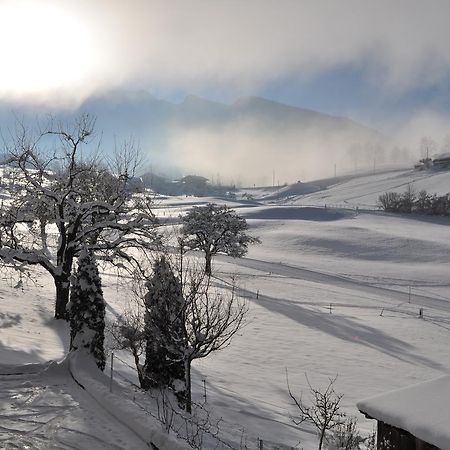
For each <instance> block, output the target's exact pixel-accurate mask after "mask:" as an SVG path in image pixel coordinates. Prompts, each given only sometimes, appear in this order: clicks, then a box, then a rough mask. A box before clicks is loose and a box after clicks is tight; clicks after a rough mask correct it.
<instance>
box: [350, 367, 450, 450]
mask: <svg viewBox="0 0 450 450" xmlns="http://www.w3.org/2000/svg"><path fill="white" fill-rule="evenodd" d="M357 406H358V409H359V410H360V411H361V412H362V413H364V414H366V415H368V416H370V417H372V418H374V419H377V420H381V421H383V422H384V423H386V424H389V425H392V426H394V427H397V428H401V429H403V430H406V431H409V432H410V433H411V434H412V435H414V436H416V437H417V438H419V439H421V440H423V441H425V442H428V443H429V444H433V445H435V446H437V447H439V448H442V449H450V427H449V423H450V375H446V376H444V377H440V378H437V379H434V380H431V381H426V382H424V383H419V384H415V385H413V386H409V387H406V388H403V389H398V390H396V391H392V392H388V393H386V394H382V395H379V396H376V397H372V398H368V399H366V400H362V401H360V402H359V403H358V404H357Z"/></svg>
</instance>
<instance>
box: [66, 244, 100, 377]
mask: <svg viewBox="0 0 450 450" xmlns="http://www.w3.org/2000/svg"><path fill="white" fill-rule="evenodd" d="M69 314H70V349H71V350H76V349H80V348H85V349H87V350H88V352H89V353H90V354H91V355H92V356H93V357H94V359H95V362H96V364H97V366H98V367H99V368H100V369H101V370H104V368H105V350H104V346H103V343H104V330H105V300H104V299H103V291H102V285H101V279H100V275H99V273H98V268H97V264H96V261H95V258H94V256H93V255H92V254H91V253H90V252H89V251H88V250H87V249H86V248H84V249H83V250H82V251H81V254H80V257H79V258H78V270H77V272H76V274H75V275H74V277H73V279H72V286H71V292H70V313H69Z"/></svg>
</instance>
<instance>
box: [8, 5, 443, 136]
mask: <svg viewBox="0 0 450 450" xmlns="http://www.w3.org/2000/svg"><path fill="white" fill-rule="evenodd" d="M449 17H450V2H449V1H447V0H396V1H392V0H372V1H369V0H340V1H338V0H334V1H332V0H171V1H167V0H129V1H126V2H124V1H123V0H77V1H75V0H0V52H1V54H2V57H3V64H2V70H1V71H0V99H5V100H8V101H13V102H14V101H34V102H44V103H48V104H52V105H61V106H63V107H66V108H70V107H74V106H76V105H78V104H79V103H80V102H82V101H83V100H85V99H86V98H88V97H89V96H92V95H94V94H97V93H104V92H108V91H109V90H114V89H127V90H139V89H144V90H146V91H148V92H150V93H151V94H152V95H155V96H156V97H159V98H162V99H165V100H170V101H174V102H179V101H182V99H183V98H184V97H185V96H186V95H188V94H195V95H199V96H201V97H205V98H208V99H212V100H218V101H222V102H233V101H234V100H235V99H236V98H238V97H240V96H247V95H259V96H263V97H266V98H269V99H272V100H277V101H281V102H284V103H287V104H290V105H294V106H300V107H305V108H310V109H314V110H318V111H322V112H326V113H330V114H335V115H342V116H347V117H351V118H353V119H355V120H358V121H361V122H362V123H365V124H368V125H371V126H374V127H376V128H378V129H380V130H381V131H383V132H385V133H392V132H393V130H395V133H397V134H398V135H400V136H408V135H411V134H414V139H416V140H417V139H418V135H426V134H430V135H431V134H433V135H434V136H435V138H436V139H437V140H440V139H442V138H443V136H445V135H446V134H447V131H446V127H447V125H446V124H447V121H448V119H449V118H450V95H449V94H450V92H449V86H450V45H449V42H450V27H449V26H448V18H449ZM416 134H417V136H416Z"/></svg>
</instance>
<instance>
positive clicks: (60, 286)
mask: <svg viewBox="0 0 450 450" xmlns="http://www.w3.org/2000/svg"><path fill="white" fill-rule="evenodd" d="M94 126H95V120H94V119H93V118H91V117H90V116H88V115H83V116H81V117H79V118H78V119H77V120H76V121H75V123H74V124H72V125H64V124H55V123H54V122H53V121H50V122H49V124H48V125H47V126H46V127H44V128H42V127H39V128H38V130H37V132H35V133H33V132H32V131H30V130H28V129H27V128H25V126H23V125H22V124H18V126H17V129H16V131H15V133H12V134H11V136H10V139H9V140H7V139H5V140H4V141H5V146H6V150H7V153H8V155H9V162H10V164H12V165H13V167H14V169H13V170H12V173H13V174H14V180H13V182H12V183H10V184H9V186H10V200H9V201H7V202H5V203H4V204H3V208H2V212H1V215H0V258H1V259H2V260H3V261H4V262H9V263H14V262H15V263H18V264H19V265H23V264H31V265H40V266H41V267H43V268H44V269H45V270H46V271H47V272H48V273H50V275H51V276H52V277H53V280H54V283H55V289H56V302H55V318H57V319H59V318H66V305H67V302H68V298H69V280H70V275H71V273H72V265H73V262H74V258H76V257H77V256H78V255H79V253H80V249H81V247H82V246H83V245H86V246H87V247H88V249H89V250H90V251H93V252H95V254H96V255H97V256H99V258H100V257H101V258H102V259H103V260H106V261H109V262H114V261H117V260H118V259H120V260H121V261H128V262H130V263H136V262H137V259H136V257H135V251H134V249H143V248H145V247H149V246H151V245H152V244H154V243H155V241H156V233H155V217H154V215H153V214H152V211H151V209H150V208H149V204H148V202H146V201H144V200H143V199H136V198H133V197H132V195H131V193H130V192H129V191H128V190H127V182H128V180H129V177H130V170H129V169H130V167H133V168H134V167H135V166H134V163H133V162H131V160H130V158H128V157H127V158H126V159H125V162H126V163H127V164H129V165H130V166H129V167H125V164H122V166H121V167H120V168H121V169H123V171H124V173H119V172H116V173H111V171H110V170H108V169H107V168H106V167H105V165H104V164H102V163H101V161H100V158H99V157H98V156H95V154H94V156H90V157H87V156H85V155H83V152H82V150H83V148H86V147H89V145H90V144H91V145H92V142H93V138H94ZM45 149H50V150H45ZM124 152H125V153H126V154H130V151H129V148H127V146H125V149H124ZM131 153H132V152H131ZM42 210H44V211H45V213H44V214H42ZM36 224H39V225H38V227H37V229H38V230H39V233H38V234H36V233H35V232H34V229H35V228H36ZM47 228H50V232H48V231H47ZM49 237H52V238H53V239H52V242H49Z"/></svg>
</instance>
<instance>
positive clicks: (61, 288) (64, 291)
mask: <svg viewBox="0 0 450 450" xmlns="http://www.w3.org/2000/svg"><path fill="white" fill-rule="evenodd" d="M55 287H56V301H55V319H64V320H67V319H68V317H67V303H68V302H69V292H70V282H69V277H68V276H62V277H57V278H55Z"/></svg>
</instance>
